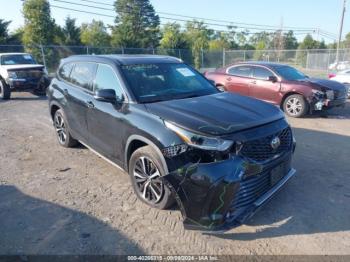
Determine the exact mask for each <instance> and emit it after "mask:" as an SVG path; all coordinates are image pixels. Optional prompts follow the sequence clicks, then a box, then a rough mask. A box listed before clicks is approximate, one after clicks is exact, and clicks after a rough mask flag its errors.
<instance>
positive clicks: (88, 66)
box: [70, 63, 96, 91]
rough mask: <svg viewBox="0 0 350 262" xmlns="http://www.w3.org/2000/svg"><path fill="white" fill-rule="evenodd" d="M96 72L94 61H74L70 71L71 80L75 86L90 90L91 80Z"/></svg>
mask: <svg viewBox="0 0 350 262" xmlns="http://www.w3.org/2000/svg"><path fill="white" fill-rule="evenodd" d="M95 72H96V64H94V63H76V64H75V67H74V69H73V71H72V73H71V77H70V79H71V82H72V83H73V84H75V85H77V86H80V87H82V88H85V89H87V90H90V91H92V81H93V79H94V76H95Z"/></svg>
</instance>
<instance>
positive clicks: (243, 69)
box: [228, 66, 252, 77]
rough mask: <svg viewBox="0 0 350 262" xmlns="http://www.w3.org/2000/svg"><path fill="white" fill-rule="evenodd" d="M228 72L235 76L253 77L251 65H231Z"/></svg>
mask: <svg viewBox="0 0 350 262" xmlns="http://www.w3.org/2000/svg"><path fill="white" fill-rule="evenodd" d="M228 73H229V74H230V75H234V76H242V77H251V75H252V68H251V67H250V66H235V67H231V68H230V69H229V70H228Z"/></svg>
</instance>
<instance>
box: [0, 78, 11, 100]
mask: <svg viewBox="0 0 350 262" xmlns="http://www.w3.org/2000/svg"><path fill="white" fill-rule="evenodd" d="M10 98H11V88H10V86H9V85H8V84H6V83H5V81H4V80H2V79H0V99H2V100H8V99H10Z"/></svg>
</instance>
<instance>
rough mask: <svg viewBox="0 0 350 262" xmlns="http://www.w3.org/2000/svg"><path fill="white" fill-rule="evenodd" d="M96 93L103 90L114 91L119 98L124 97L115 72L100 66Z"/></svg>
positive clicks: (96, 80) (97, 74) (95, 86)
mask: <svg viewBox="0 0 350 262" xmlns="http://www.w3.org/2000/svg"><path fill="white" fill-rule="evenodd" d="M94 88H95V92H96V91H98V90H102V89H114V91H115V94H116V95H117V97H119V98H121V97H122V89H121V86H120V82H119V79H118V78H117V75H116V74H115V72H114V70H113V69H112V68H111V67H110V66H108V65H103V64H99V65H98V68H97V72H96V78H95V83H94Z"/></svg>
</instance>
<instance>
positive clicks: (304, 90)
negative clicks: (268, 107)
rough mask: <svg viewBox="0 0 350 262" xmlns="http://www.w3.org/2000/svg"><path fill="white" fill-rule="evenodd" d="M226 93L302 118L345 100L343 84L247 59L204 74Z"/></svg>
mask: <svg viewBox="0 0 350 262" xmlns="http://www.w3.org/2000/svg"><path fill="white" fill-rule="evenodd" d="M205 76H206V77H207V78H208V79H209V80H212V81H214V82H215V85H216V86H217V87H218V88H219V89H221V90H223V91H228V92H234V93H239V94H241V95H245V96H251V97H254V98H257V99H260V100H263V101H266V102H268V103H271V104H274V105H277V106H279V107H280V108H281V109H282V110H283V111H284V112H285V113H286V114H287V115H289V116H291V117H302V116H304V115H305V114H307V113H312V112H313V111H320V110H324V109H329V108H332V107H336V106H344V105H345V103H346V94H347V90H346V87H345V86H344V85H342V84H340V83H337V82H335V81H330V80H326V79H314V78H309V77H308V76H306V75H304V74H303V73H301V72H299V71H298V70H296V69H295V68H293V67H291V66H288V65H282V64H277V63H267V62H247V63H239V64H234V65H230V66H227V67H224V68H220V69H217V70H216V71H214V72H208V73H205Z"/></svg>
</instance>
